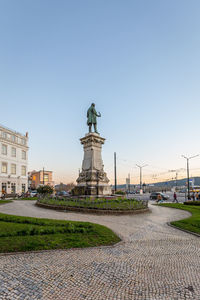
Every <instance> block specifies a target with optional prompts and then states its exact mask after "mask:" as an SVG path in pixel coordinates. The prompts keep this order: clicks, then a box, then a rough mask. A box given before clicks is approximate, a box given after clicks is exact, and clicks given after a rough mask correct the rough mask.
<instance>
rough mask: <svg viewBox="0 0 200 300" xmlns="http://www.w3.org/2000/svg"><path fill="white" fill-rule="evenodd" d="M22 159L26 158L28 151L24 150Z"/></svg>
mask: <svg viewBox="0 0 200 300" xmlns="http://www.w3.org/2000/svg"><path fill="white" fill-rule="evenodd" d="M22 159H26V151H24V150H22Z"/></svg>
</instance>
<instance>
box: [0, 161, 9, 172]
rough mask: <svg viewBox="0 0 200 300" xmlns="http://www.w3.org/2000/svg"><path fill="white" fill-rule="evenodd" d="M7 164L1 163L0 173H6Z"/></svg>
mask: <svg viewBox="0 0 200 300" xmlns="http://www.w3.org/2000/svg"><path fill="white" fill-rule="evenodd" d="M7 166H8V165H7V163H5V162H2V165H1V172H2V173H7Z"/></svg>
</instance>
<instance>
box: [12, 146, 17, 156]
mask: <svg viewBox="0 0 200 300" xmlns="http://www.w3.org/2000/svg"><path fill="white" fill-rule="evenodd" d="M11 155H12V157H16V148H14V147H12V150H11Z"/></svg>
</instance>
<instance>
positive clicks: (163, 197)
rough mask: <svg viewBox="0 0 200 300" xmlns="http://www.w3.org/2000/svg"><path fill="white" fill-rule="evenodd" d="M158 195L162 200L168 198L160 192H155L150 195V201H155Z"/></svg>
mask: <svg viewBox="0 0 200 300" xmlns="http://www.w3.org/2000/svg"><path fill="white" fill-rule="evenodd" d="M158 195H160V196H161V197H162V200H168V199H169V196H168V195H166V194H163V193H160V192H155V193H151V195H150V199H151V200H157V199H158Z"/></svg>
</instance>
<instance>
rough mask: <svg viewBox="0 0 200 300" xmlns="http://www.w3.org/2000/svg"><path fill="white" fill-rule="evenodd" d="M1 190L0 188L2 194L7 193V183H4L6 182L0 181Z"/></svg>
mask: <svg viewBox="0 0 200 300" xmlns="http://www.w3.org/2000/svg"><path fill="white" fill-rule="evenodd" d="M1 190H2V193H3V194H6V193H7V184H6V183H2V185H1Z"/></svg>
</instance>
